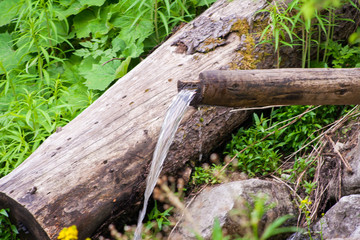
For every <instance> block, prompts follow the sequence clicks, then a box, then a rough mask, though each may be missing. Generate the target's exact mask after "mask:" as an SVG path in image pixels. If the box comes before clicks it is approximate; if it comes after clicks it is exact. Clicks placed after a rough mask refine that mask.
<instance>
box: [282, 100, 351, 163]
mask: <svg viewBox="0 0 360 240" xmlns="http://www.w3.org/2000/svg"><path fill="white" fill-rule="evenodd" d="M356 108H358V105H356V106H355V107H354V108H353V109H352V110H351V111H349V112H348V113H347V114H346V115H345V116H343V117H342V118H341V119H339V120H337V121H335V122H334V123H333V125H332V126H331V127H329V128H328V129H327V130H326V131H324V132H323V133H321V134H320V135H319V136H317V137H316V138H314V139H313V140H311V141H310V142H308V143H307V144H305V145H304V146H302V147H301V148H300V149H298V150H297V151H295V152H293V153H292V154H290V155H289V156H287V157H286V159H290V158H292V157H294V156H295V155H296V154H297V153H298V152H300V151H302V150H303V149H304V148H306V147H307V146H309V145H310V144H311V143H313V142H315V141H317V140H318V139H319V138H321V137H324V135H325V134H327V133H329V132H330V133H333V132H335V131H336V130H337V129H339V128H340V127H341V126H342V124H343V123H344V122H346V121H347V120H348V118H349V117H351V116H352V115H351V114H352V113H353V111H354V110H355V109H356Z"/></svg>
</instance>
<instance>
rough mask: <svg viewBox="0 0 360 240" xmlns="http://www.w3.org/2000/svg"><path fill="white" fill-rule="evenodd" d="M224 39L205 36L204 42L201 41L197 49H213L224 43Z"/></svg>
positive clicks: (207, 50) (203, 50)
mask: <svg viewBox="0 0 360 240" xmlns="http://www.w3.org/2000/svg"><path fill="white" fill-rule="evenodd" d="M225 42H226V41H225V39H223V38H213V37H210V38H207V39H205V41H204V42H202V43H201V45H200V46H198V48H197V50H198V51H200V52H204V53H206V52H209V51H211V50H213V49H215V48H216V47H217V46H221V45H224V44H225Z"/></svg>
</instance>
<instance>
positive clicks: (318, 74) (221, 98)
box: [178, 68, 360, 107]
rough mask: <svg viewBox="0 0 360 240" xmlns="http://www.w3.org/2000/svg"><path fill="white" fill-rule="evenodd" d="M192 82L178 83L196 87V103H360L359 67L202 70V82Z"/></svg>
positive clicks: (180, 87)
mask: <svg viewBox="0 0 360 240" xmlns="http://www.w3.org/2000/svg"><path fill="white" fill-rule="evenodd" d="M189 85H190V86H187V83H186V82H181V81H179V82H178V88H179V89H182V88H185V89H186V88H189V89H196V91H197V94H196V96H195V100H193V102H192V104H193V105H198V104H205V105H212V106H227V107H256V106H272V105H356V104H360V94H359V92H360V68H337V69H330V68H325V69H322V68H313V69H304V68H285V69H265V70H241V71H239V70H234V71H222V70H212V71H205V72H202V73H200V76H199V82H198V83H195V82H191V83H190V84H189Z"/></svg>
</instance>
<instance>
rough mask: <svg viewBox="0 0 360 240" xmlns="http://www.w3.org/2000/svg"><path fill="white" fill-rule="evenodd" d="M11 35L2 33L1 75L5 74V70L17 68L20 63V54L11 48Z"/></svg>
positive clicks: (0, 39) (0, 49)
mask: <svg viewBox="0 0 360 240" xmlns="http://www.w3.org/2000/svg"><path fill="white" fill-rule="evenodd" d="M11 42H12V39H11V35H10V34H9V33H0V62H1V64H2V68H3V69H2V68H0V74H4V73H5V72H4V69H5V70H6V71H10V70H11V69H13V68H15V67H16V66H17V64H18V62H19V61H20V58H19V57H18V54H16V52H15V51H14V50H13V49H12V48H11Z"/></svg>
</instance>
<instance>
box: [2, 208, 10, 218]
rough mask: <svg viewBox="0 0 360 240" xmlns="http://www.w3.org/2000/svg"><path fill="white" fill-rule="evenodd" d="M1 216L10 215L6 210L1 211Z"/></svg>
mask: <svg viewBox="0 0 360 240" xmlns="http://www.w3.org/2000/svg"><path fill="white" fill-rule="evenodd" d="M0 214H1V215H3V216H5V217H9V214H8V213H7V211H6V210H5V209H1V210H0Z"/></svg>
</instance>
